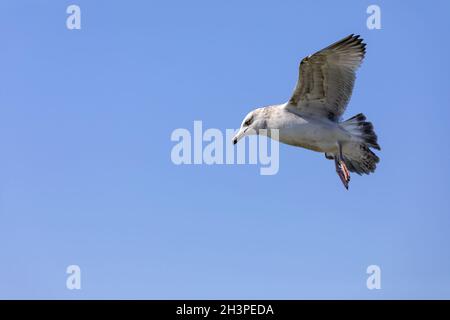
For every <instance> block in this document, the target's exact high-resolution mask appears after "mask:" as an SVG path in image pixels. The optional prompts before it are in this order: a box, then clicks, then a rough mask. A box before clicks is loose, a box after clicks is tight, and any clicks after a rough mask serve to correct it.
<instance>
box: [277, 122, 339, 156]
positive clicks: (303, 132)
mask: <svg viewBox="0 0 450 320" xmlns="http://www.w3.org/2000/svg"><path fill="white" fill-rule="evenodd" d="M285 120H288V121H283V122H284V123H282V124H281V123H280V126H279V140H280V142H283V143H286V144H289V145H293V146H297V147H302V148H306V149H310V150H314V151H318V152H331V153H335V152H337V150H338V141H343V140H347V139H348V136H347V134H346V132H345V131H344V130H343V129H342V128H341V127H340V126H339V124H338V123H336V122H332V121H329V120H328V119H323V120H322V119H321V120H317V119H305V118H302V117H299V116H297V115H294V117H289V119H285Z"/></svg>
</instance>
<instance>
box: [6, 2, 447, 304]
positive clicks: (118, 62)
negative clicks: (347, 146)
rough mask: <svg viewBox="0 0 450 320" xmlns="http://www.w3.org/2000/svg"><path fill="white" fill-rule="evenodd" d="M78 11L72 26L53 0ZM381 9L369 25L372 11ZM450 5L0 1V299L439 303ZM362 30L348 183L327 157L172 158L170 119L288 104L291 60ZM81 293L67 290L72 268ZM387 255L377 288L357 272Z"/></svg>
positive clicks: (233, 124) (292, 152)
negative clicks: (357, 147)
mask: <svg viewBox="0 0 450 320" xmlns="http://www.w3.org/2000/svg"><path fill="white" fill-rule="evenodd" d="M73 3H75V4H77V5H79V6H80V7H81V12H82V17H81V18H82V24H81V27H82V29H81V30H72V31H71V30H68V29H67V28H66V18H67V16H68V15H67V14H66V8H67V6H68V5H70V4H73ZM370 4H378V5H379V6H380V7H381V13H382V16H381V19H382V29H381V30H368V29H367V27H366V19H367V17H368V15H367V14H366V8H367V6H368V5H370ZM449 12H450V5H449V3H448V1H433V2H424V1H407V2H402V1H345V3H344V2H337V1H259V0H258V1H245V2H244V1H106V0H104V1H81V0H79V1H75V2H71V1H50V0H48V1H31V0H30V1H23V0H19V1H12V0H10V1H2V2H1V3H0V30H1V37H0V38H1V43H2V45H1V48H2V50H0V58H1V59H0V61H1V62H0V64H1V68H0V70H1V72H0V141H1V142H0V147H1V156H0V298H61V299H72V298H81V299H90V298H100V299H103V298H120V299H132V298H150V299H170V298H180V299H185V298H186V299H188V298H190V299H197V298H208V299H212V298H239V299H240V298H255V299H260V298H261V299H262V298H264V299H303V298H324V299H330V298H337V299H343V298H345V299H346V298H362V299H366V298H367V299H379V298H450V250H449V245H450V234H449V227H450V210H449V209H450V195H449V187H448V185H449V179H450V168H449V164H450V162H449V161H450V143H449V140H448V139H449V137H450V126H449V119H450V106H449V102H450V90H449V82H450V73H449V70H450V62H449V56H450V46H449V44H448V36H449V33H448V31H449V22H448V15H449ZM350 33H357V34H361V35H362V37H363V38H364V39H365V41H366V42H367V44H368V45H367V55H366V59H365V61H364V63H363V65H362V67H361V69H359V72H358V79H357V82H356V86H355V90H354V93H353V97H352V100H351V102H350V105H349V107H348V109H347V112H346V114H345V117H350V116H352V115H354V114H356V113H359V112H364V113H365V114H366V115H367V117H368V119H369V120H371V121H372V122H373V123H374V125H375V129H376V132H377V134H378V136H379V143H380V145H381V147H382V151H381V152H379V153H378V154H379V156H380V158H381V162H380V164H379V167H378V169H377V171H376V173H375V174H373V175H370V176H362V177H359V176H357V175H353V177H352V181H351V184H350V190H349V191H346V190H345V189H344V188H343V186H342V185H341V182H340V180H339V178H338V176H337V175H336V173H335V171H334V164H333V163H332V162H331V161H327V160H326V159H325V158H324V156H323V155H322V154H319V153H314V152H311V151H307V150H303V149H299V148H294V147H289V146H284V145H281V146H280V170H279V173H278V174H277V175H274V176H260V175H259V167H258V166H255V165H222V166H220V165H215V166H207V165H200V166H194V165H191V166H189V165H185V166H175V165H174V164H173V163H172V161H171V158H170V151H171V149H172V147H173V145H174V144H175V143H174V142H172V141H171V140H170V135H171V133H172V131H173V130H174V129H176V128H187V129H190V130H192V127H193V121H194V120H202V121H203V125H204V127H205V128H219V129H221V130H225V129H226V128H237V127H239V125H240V123H241V120H242V118H243V117H244V116H245V114H247V112H248V111H250V110H251V109H253V108H255V107H257V106H261V105H267V104H271V103H281V102H284V101H286V100H287V99H288V98H289V97H290V94H291V92H292V89H293V87H294V85H295V82H296V80H297V67H298V63H299V61H300V60H301V58H303V57H304V56H306V55H308V54H310V53H313V52H315V51H317V50H319V49H321V48H323V47H325V46H327V45H329V44H330V43H332V42H334V41H336V40H339V39H341V38H342V37H344V36H346V35H348V34H350ZM72 264H76V265H79V266H80V267H81V270H82V289H81V290H78V291H77V290H68V289H67V288H66V278H67V274H66V268H67V266H68V265H72ZM372 264H376V265H379V266H380V267H381V270H382V274H381V286H382V289H381V290H368V289H367V288H366V279H367V277H368V275H367V274H366V268H367V266H369V265H372Z"/></svg>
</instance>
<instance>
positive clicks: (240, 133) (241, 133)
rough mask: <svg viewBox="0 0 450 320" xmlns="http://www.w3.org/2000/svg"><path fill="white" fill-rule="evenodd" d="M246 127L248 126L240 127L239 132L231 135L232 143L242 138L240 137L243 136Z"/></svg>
mask: <svg viewBox="0 0 450 320" xmlns="http://www.w3.org/2000/svg"><path fill="white" fill-rule="evenodd" d="M247 129H248V128H245V129H243V128H241V129H240V130H239V132H238V133H237V134H236V135H235V136H234V137H233V144H236V143H237V142H238V141H239V140H241V139H242V137H244V136H245V132H246V131H247Z"/></svg>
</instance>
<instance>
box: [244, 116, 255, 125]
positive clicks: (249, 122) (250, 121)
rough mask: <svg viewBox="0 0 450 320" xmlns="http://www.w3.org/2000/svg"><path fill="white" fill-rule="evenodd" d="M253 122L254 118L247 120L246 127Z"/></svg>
mask: <svg viewBox="0 0 450 320" xmlns="http://www.w3.org/2000/svg"><path fill="white" fill-rule="evenodd" d="M252 121H253V117H251V118H249V119H247V121H245V122H244V125H246V126H247V127H248V126H249V125H250V124H251V123H252Z"/></svg>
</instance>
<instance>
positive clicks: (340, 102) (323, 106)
mask: <svg viewBox="0 0 450 320" xmlns="http://www.w3.org/2000/svg"><path fill="white" fill-rule="evenodd" d="M365 47H366V44H365V43H363V39H360V38H359V35H356V36H355V35H353V34H352V35H349V36H348V37H345V38H344V39H342V40H340V41H338V42H336V43H334V44H332V45H330V46H329V47H327V48H325V49H322V50H320V51H319V52H316V53H315V54H313V55H310V56H308V57H306V58H304V59H303V60H302V62H301V63H300V68H299V69H300V71H299V79H298V82H297V85H296V87H295V90H294V93H293V95H292V97H291V99H290V100H289V104H288V105H289V106H293V107H295V108H297V109H296V110H297V111H298V112H300V113H304V114H311V115H317V116H323V117H328V118H329V119H331V120H335V121H336V120H338V119H339V118H340V116H341V115H342V114H343V113H344V111H345V108H346V106H347V104H348V101H349V100H350V97H351V95H352V90H353V85H354V82H355V71H356V69H358V67H359V66H360V64H361V62H362V60H363V58H364V54H365V52H366V49H365Z"/></svg>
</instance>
